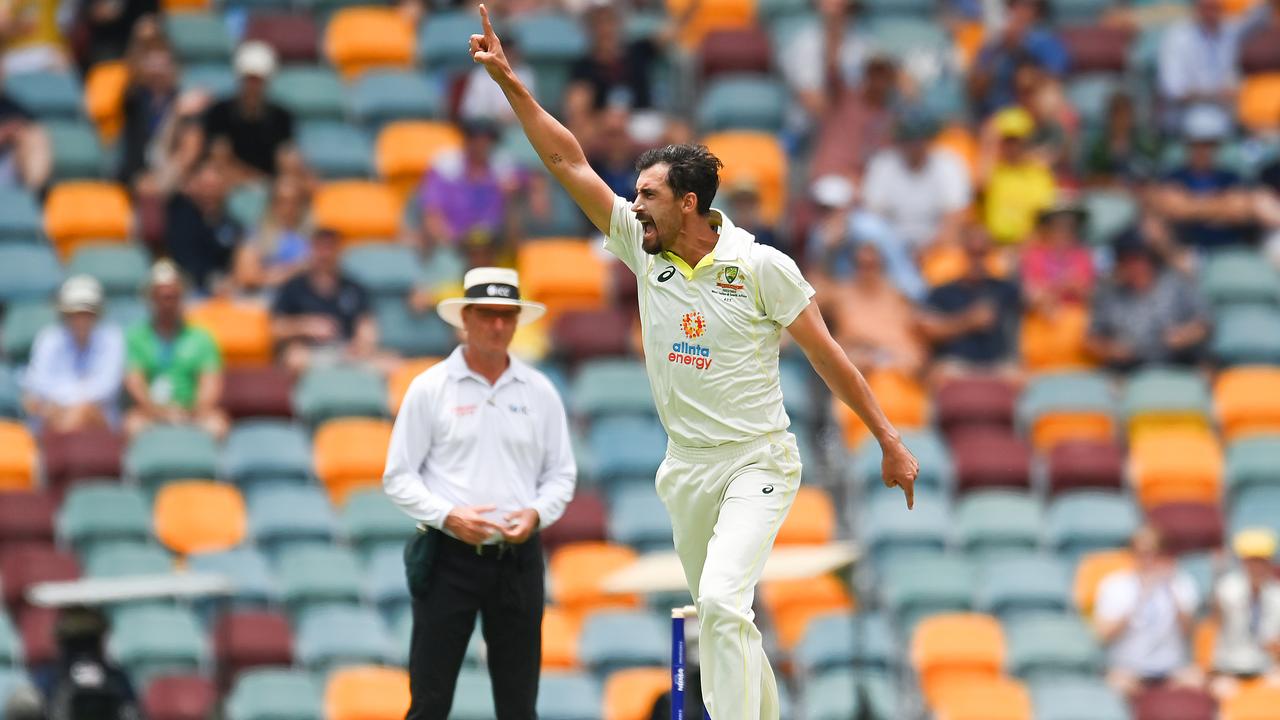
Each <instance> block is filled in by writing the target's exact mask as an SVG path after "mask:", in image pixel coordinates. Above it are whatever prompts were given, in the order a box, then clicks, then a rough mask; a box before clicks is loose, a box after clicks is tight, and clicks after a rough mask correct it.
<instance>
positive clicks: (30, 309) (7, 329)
mask: <svg viewBox="0 0 1280 720" xmlns="http://www.w3.org/2000/svg"><path fill="white" fill-rule="evenodd" d="M4 254H5V253H4V252H3V251H2V249H0V259H3V256H4ZM2 273H3V270H0V274H2ZM57 322H58V311H57V310H55V309H54V307H53V305H52V304H51V303H43V302H21V303H11V304H9V305H8V306H6V308H5V312H4V320H3V322H2V323H0V347H2V348H3V350H4V356H5V357H6V358H7V359H8V361H9V362H12V363H14V364H25V363H26V362H27V360H28V357H29V356H30V355H31V346H32V345H33V344H34V343H35V340H36V335H37V334H38V333H39V332H40V330H42V329H43V328H45V327H47V326H49V325H53V324H55V323H57ZM19 402H21V400H20V399H19ZM15 414H16V413H15Z"/></svg>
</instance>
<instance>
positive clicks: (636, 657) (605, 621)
mask: <svg viewBox="0 0 1280 720" xmlns="http://www.w3.org/2000/svg"><path fill="white" fill-rule="evenodd" d="M670 637H671V634H670V627H669V626H668V623H667V621H666V620H664V619H663V618H661V617H659V616H657V615H655V614H653V613H650V612H646V611H641V610H601V611H599V612H595V613H592V614H591V615H589V616H587V618H586V620H585V621H583V624H582V634H581V635H580V636H579V638H578V659H579V661H580V662H581V663H582V665H583V666H584V667H586V668H588V669H589V670H591V671H592V672H593V673H595V674H596V675H597V676H600V677H603V676H605V675H608V674H609V673H611V672H613V671H615V670H621V669H623V668H629V667H662V666H664V665H666V663H667V662H668V661H670V659H671V648H670V643H669V642H668V640H669V639H670Z"/></svg>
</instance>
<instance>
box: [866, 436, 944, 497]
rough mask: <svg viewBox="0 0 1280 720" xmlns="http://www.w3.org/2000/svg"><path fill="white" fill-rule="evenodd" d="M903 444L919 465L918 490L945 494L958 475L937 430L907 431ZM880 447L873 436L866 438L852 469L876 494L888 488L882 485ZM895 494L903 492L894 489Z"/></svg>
mask: <svg viewBox="0 0 1280 720" xmlns="http://www.w3.org/2000/svg"><path fill="white" fill-rule="evenodd" d="M902 441H903V442H905V443H906V444H907V447H908V448H910V449H911V453H912V454H913V455H915V456H916V460H918V461H919V462H920V474H919V475H918V476H917V477H916V488H917V489H927V490H933V491H938V492H942V491H946V490H948V489H949V488H951V486H952V484H953V482H954V480H955V472H954V469H953V466H952V464H951V452H950V451H949V450H948V449H947V444H946V443H945V442H943V440H942V436H941V435H939V434H938V433H937V432H936V431H934V430H904V431H902ZM882 460H883V457H882V456H881V454H880V444H879V443H878V442H876V439H875V438H873V437H867V439H865V440H863V441H862V444H861V445H859V446H858V449H857V451H856V452H854V462H853V468H854V473H855V477H856V479H857V481H858V483H859V484H860V485H861V486H862V487H863V488H866V489H870V490H872V491H875V490H876V489H877V488H879V489H886V490H887V489H889V488H885V487H884V484H883V483H882V482H880V462H881V461H882ZM892 491H893V492H894V493H895V494H896V493H899V492H900V491H899V490H897V489H896V488H893V489H892Z"/></svg>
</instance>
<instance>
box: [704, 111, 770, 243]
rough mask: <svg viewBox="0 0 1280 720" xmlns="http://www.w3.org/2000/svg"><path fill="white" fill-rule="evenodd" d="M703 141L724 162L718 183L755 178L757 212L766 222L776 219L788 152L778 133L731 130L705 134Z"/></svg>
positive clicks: (729, 185) (726, 183)
mask: <svg viewBox="0 0 1280 720" xmlns="http://www.w3.org/2000/svg"><path fill="white" fill-rule="evenodd" d="M702 141H703V143H704V144H705V145H706V146H707V148H708V149H710V150H711V152H712V153H714V154H715V156H716V157H718V158H720V160H721V162H723V163H724V169H723V170H721V171H720V187H722V188H725V187H731V186H732V185H734V184H735V183H739V182H743V181H754V182H755V183H756V186H757V187H759V188H760V214H761V215H762V216H763V217H764V219H765V220H766V221H767V222H771V223H774V222H778V220H780V219H781V218H782V210H783V204H784V203H785V201H786V197H787V156H786V154H785V153H784V152H783V151H782V144H781V143H780V142H779V141H778V138H777V136H775V135H773V134H771V133H765V132H753V131H749V130H733V131H728V132H721V133H714V134H712V135H708V136H706V137H705V138H703V140H702ZM731 219H732V218H731Z"/></svg>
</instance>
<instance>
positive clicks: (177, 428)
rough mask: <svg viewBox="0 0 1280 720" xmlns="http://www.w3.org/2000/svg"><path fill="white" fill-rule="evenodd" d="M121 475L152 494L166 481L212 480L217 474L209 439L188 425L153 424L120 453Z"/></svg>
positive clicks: (215, 454)
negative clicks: (122, 466)
mask: <svg viewBox="0 0 1280 720" xmlns="http://www.w3.org/2000/svg"><path fill="white" fill-rule="evenodd" d="M124 468H125V474H126V475H128V476H129V477H132V478H135V479H136V480H137V481H138V483H139V484H141V485H142V487H143V488H144V489H146V490H147V491H149V492H155V491H156V489H158V488H159V487H160V485H161V484H162V483H164V482H166V481H168V480H181V479H189V478H212V477H215V476H216V475H217V472H218V447H217V444H216V443H215V442H214V439H213V436H212V435H210V434H209V433H207V432H205V431H203V430H201V429H200V428H198V427H195V426H191V425H156V426H153V427H150V428H147V429H146V430H144V431H142V432H141V433H139V434H138V435H136V436H135V437H134V438H133V440H132V441H131V442H130V443H129V447H128V448H127V449H126V450H125V454H124Z"/></svg>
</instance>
